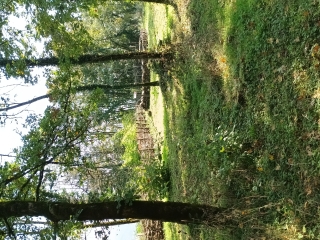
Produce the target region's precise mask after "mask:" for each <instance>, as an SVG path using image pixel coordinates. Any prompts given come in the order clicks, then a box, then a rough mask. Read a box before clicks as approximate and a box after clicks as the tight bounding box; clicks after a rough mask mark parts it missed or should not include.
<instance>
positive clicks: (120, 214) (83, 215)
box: [0, 201, 225, 224]
mask: <svg viewBox="0 0 320 240" xmlns="http://www.w3.org/2000/svg"><path fill="white" fill-rule="evenodd" d="M223 211H225V209H223V208H219V207H212V206H206V205H196V204H190V203H180V202H160V201H132V202H130V204H125V202H124V201H122V202H117V201H111V202H103V203H90V204H71V203H60V202H33V201H10V202H0V218H9V217H23V216H31V217H40V216H43V217H46V218H47V219H49V220H51V221H54V222H58V221H66V220H70V219H74V220H77V221H95V220H96V221H98V220H103V219H125V218H135V219H151V220H160V221H164V222H176V223H197V224H201V223H204V222H207V221H212V220H213V219H214V218H215V217H217V215H219V213H222V212H223Z"/></svg>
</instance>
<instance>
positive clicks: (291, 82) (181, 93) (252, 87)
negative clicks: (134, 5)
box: [147, 0, 320, 239]
mask: <svg viewBox="0 0 320 240" xmlns="http://www.w3.org/2000/svg"><path fill="white" fill-rule="evenodd" d="M177 5H178V9H179V12H180V19H181V21H180V22H179V20H177V18H174V17H172V16H170V18H171V19H173V20H172V21H171V20H170V21H171V23H170V24H168V21H167V23H166V24H167V25H166V26H167V27H166V28H165V27H163V28H162V29H165V30H162V35H161V33H158V31H159V29H158V25H156V24H155V22H156V21H157V19H159V18H160V19H163V18H164V17H167V19H168V14H167V13H166V11H162V14H163V15H162V16H157V15H155V14H154V13H152V12H151V11H150V12H149V15H148V23H149V25H148V26H147V27H148V31H149V34H150V33H151V43H152V45H151V46H154V47H156V44H157V43H158V42H159V40H160V39H161V37H162V39H164V38H166V37H168V36H170V37H171V39H173V42H172V43H179V45H178V47H177V49H178V51H177V53H176V58H175V60H174V62H173V63H172V68H171V69H170V73H169V74H168V73H166V74H160V75H159V76H158V77H159V79H160V80H161V81H165V82H166V88H164V89H163V93H162V94H163V98H164V100H163V101H164V103H163V105H164V106H165V111H164V113H163V119H164V120H163V125H164V142H163V152H162V153H163V158H164V159H165V160H166V161H167V164H168V166H169V169H170V173H171V189H170V192H169V200H172V201H183V202H191V203H203V204H210V205H218V206H224V207H228V208H230V209H232V210H233V211H232V213H230V214H232V217H233V218H235V219H237V220H238V225H237V226H233V227H232V228H231V227H223V226H222V227H220V228H218V227H217V228H210V227H208V226H184V225H177V224H166V226H165V229H166V236H167V239H250V238H251V239H319V238H320V230H319V229H320V226H319V223H318V222H319V213H320V212H319V210H318V209H319V202H320V201H319V200H320V199H319V195H318V194H317V192H318V190H319V187H320V181H319V175H320V164H319V154H320V151H319V139H320V138H319V136H320V133H319V123H320V120H319V119H320V118H319V110H320V107H319V106H320V104H319V103H320V102H319V98H320V94H319V92H320V90H319V89H320V86H319V66H320V65H319V52H318V50H319V45H317V44H320V8H319V1H313V0H295V1H290V2H289V1H272V0H268V1H267V0H265V1H263V0H261V1H248V0H233V1H231V0H230V1H227V0H225V1H217V0H207V1H195V0H190V1H189V4H188V6H186V4H185V1H182V0H181V1H180V0H179V1H177ZM157 7H160V6H157ZM152 8H155V6H152ZM186 13H187V14H186ZM152 19H153V20H152ZM158 21H159V20H158ZM170 21H169V22H170ZM152 22H153V25H152ZM169 25H170V26H171V27H173V29H172V33H170V34H168V30H166V29H169V30H170V28H168V26H169ZM156 26H157V27H156ZM152 31H154V32H155V33H152ZM153 95H154V96H158V95H159V93H157V94H153ZM151 111H152V116H153V117H154V118H157V112H156V111H155V110H153V109H151Z"/></svg>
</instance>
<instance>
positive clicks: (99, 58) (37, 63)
mask: <svg viewBox="0 0 320 240" xmlns="http://www.w3.org/2000/svg"><path fill="white" fill-rule="evenodd" d="M170 56H172V53H170V52H164V53H162V52H130V53H119V54H110V55H90V54H87V55H81V56H79V57H77V58H68V59H67V63H68V64H75V65H81V64H87V63H102V62H107V61H118V60H128V59H129V60H130V59H156V58H167V57H170ZM65 60H66V59H63V58H58V57H48V58H38V59H22V60H16V59H0V67H1V68H6V67H7V68H8V65H17V64H18V63H19V64H23V65H24V66H25V67H44V66H57V65H58V64H59V63H61V62H62V63H63V62H64V61H65Z"/></svg>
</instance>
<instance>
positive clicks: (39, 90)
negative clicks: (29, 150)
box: [0, 17, 136, 240]
mask: <svg viewBox="0 0 320 240" xmlns="http://www.w3.org/2000/svg"><path fill="white" fill-rule="evenodd" d="M9 24H10V25H11V26H13V27H16V28H19V29H23V27H24V25H25V24H24V22H23V20H21V19H18V18H15V17H11V18H10V19H9ZM37 48H41V46H37ZM33 71H34V74H37V75H40V76H41V73H42V71H41V69H36V68H35V69H34V70H33ZM45 83H46V82H45V79H44V78H43V77H40V78H39V80H38V83H37V84H35V85H30V84H24V83H23V82H22V81H21V80H18V79H10V80H7V79H6V78H5V77H4V76H3V75H0V96H5V94H9V96H10V100H11V101H14V102H16V103H20V102H24V101H27V100H30V99H32V98H35V97H38V96H41V95H44V94H46V93H47V90H48V89H47V88H46V86H45ZM49 104H50V103H49V101H48V99H43V100H40V101H37V102H35V103H32V104H30V105H29V106H28V105H26V106H24V107H22V108H19V110H15V111H13V112H19V111H20V110H22V109H27V110H28V111H27V112H22V113H21V114H19V117H20V118H19V119H18V124H17V123H15V122H14V121H13V122H10V121H8V122H7V123H6V125H5V126H0V154H9V155H10V154H11V155H13V149H14V148H16V147H18V146H21V144H22V142H21V137H20V135H19V134H18V133H17V131H18V132H23V133H27V129H24V128H22V123H24V121H25V118H26V117H27V115H28V114H29V113H31V112H33V113H36V114H43V113H44V110H45V109H46V107H47V106H48V105H49ZM13 112H10V114H12V113H13ZM10 159H12V158H6V157H0V164H2V163H3V162H4V161H8V160H9V161H10ZM110 230H111V235H110V237H109V239H110V240H135V239H136V224H125V225H122V226H114V227H111V228H110ZM87 239H94V232H92V233H90V235H89V236H88V238H87Z"/></svg>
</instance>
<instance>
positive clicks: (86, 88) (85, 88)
mask: <svg viewBox="0 0 320 240" xmlns="http://www.w3.org/2000/svg"><path fill="white" fill-rule="evenodd" d="M151 86H159V81H155V82H146V83H138V84H126V85H116V86H111V85H107V84H90V85H84V86H78V87H75V91H76V92H81V91H93V90H95V89H97V88H100V89H103V90H115V89H125V88H138V87H151ZM51 96H52V94H50V93H48V94H45V95H42V96H39V97H35V98H33V99H31V100H28V101H25V102H22V103H17V104H14V105H13V106H8V107H5V108H0V112H4V111H9V110H12V109H15V108H19V107H22V106H25V105H29V104H31V103H34V102H37V101H40V100H42V99H46V98H50V97H51Z"/></svg>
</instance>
